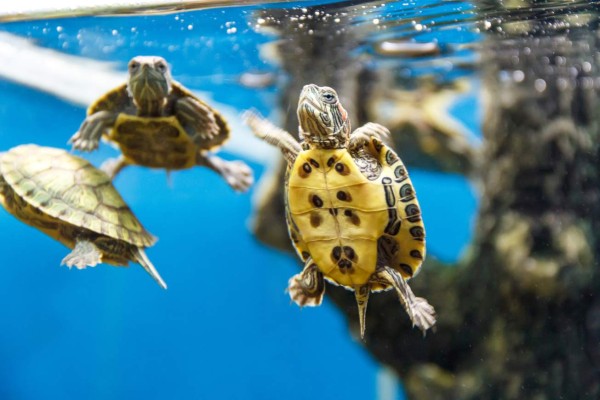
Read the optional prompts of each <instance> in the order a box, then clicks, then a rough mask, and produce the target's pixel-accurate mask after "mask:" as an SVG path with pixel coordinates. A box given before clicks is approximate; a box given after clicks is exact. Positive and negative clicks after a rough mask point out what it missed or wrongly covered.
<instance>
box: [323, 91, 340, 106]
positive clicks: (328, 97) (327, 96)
mask: <svg viewBox="0 0 600 400" xmlns="http://www.w3.org/2000/svg"><path fill="white" fill-rule="evenodd" d="M321 98H322V99H323V101H324V102H325V103H327V104H334V103H335V102H336V98H335V95H334V94H333V93H331V92H325V93H323V94H322V95H321Z"/></svg>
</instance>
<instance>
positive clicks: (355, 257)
mask: <svg viewBox="0 0 600 400" xmlns="http://www.w3.org/2000/svg"><path fill="white" fill-rule="evenodd" d="M297 113H298V120H299V122H300V125H299V131H300V132H299V136H300V139H301V142H300V143H299V142H298V141H297V140H296V139H295V138H294V137H293V136H292V135H291V134H290V133H288V132H286V131H284V130H282V129H280V128H278V127H276V126H275V125H273V124H272V123H271V122H269V121H268V120H266V119H263V118H262V117H260V116H259V115H258V114H257V113H256V112H254V111H248V112H246V113H245V115H244V119H245V122H246V123H247V124H248V125H249V126H250V128H251V129H252V131H253V132H254V134H255V135H256V136H258V137H259V138H261V139H263V140H265V141H266V142H268V143H270V144H273V145H275V146H277V147H278V148H279V149H280V150H281V152H282V153H283V156H284V159H285V160H286V161H287V171H286V177H285V190H284V193H285V196H284V197H285V199H284V200H285V210H286V211H285V213H286V221H287V225H288V232H289V236H290V238H291V240H292V244H293V245H294V247H295V249H296V252H297V253H298V256H299V257H300V259H301V260H302V261H303V263H304V268H303V270H302V272H301V273H299V274H296V275H294V276H293V277H292V278H290V280H289V282H288V292H289V295H290V297H291V299H292V300H293V301H294V302H295V303H296V304H298V305H299V306H301V307H302V306H318V305H320V304H321V302H322V300H323V296H324V293H325V280H327V281H329V282H331V283H333V284H336V285H341V286H343V287H345V288H347V289H350V290H353V291H354V293H355V297H356V302H357V305H358V315H359V322H360V335H361V338H363V339H364V334H365V320H366V309H367V302H368V299H369V294H370V293H371V292H378V291H383V290H388V289H391V288H394V289H395V291H396V293H397V294H398V297H399V298H400V301H401V303H402V304H403V306H404V308H405V309H406V312H407V313H408V315H409V317H410V319H411V320H412V323H413V326H417V327H418V328H419V329H421V330H422V331H423V333H425V332H426V331H427V330H428V329H429V328H431V327H433V326H434V324H435V322H436V315H435V310H434V308H433V307H432V306H431V305H430V304H429V303H428V302H427V300H425V299H423V298H420V297H416V296H415V295H414V293H413V292H412V290H411V288H410V286H408V283H407V281H408V280H409V279H410V278H412V277H414V276H415V275H416V274H417V273H418V272H419V270H420V268H421V265H422V263H423V260H424V258H425V228H424V225H423V220H422V218H421V210H420V208H419V203H418V200H417V197H416V192H415V189H414V187H413V185H412V182H411V180H410V178H409V176H408V172H407V169H406V167H405V166H404V164H403V163H402V161H401V160H400V158H399V157H398V155H397V154H396V152H395V151H394V150H392V149H391V148H390V147H389V146H388V145H386V143H387V142H388V140H389V131H388V130H387V129H386V128H385V127H384V126H382V125H379V124H376V123H372V122H370V123H367V124H365V125H363V126H361V127H359V128H358V129H356V130H354V131H353V132H351V127H350V121H349V118H348V113H347V112H346V110H345V109H344V107H343V106H342V105H341V104H340V101H339V98H338V95H337V93H336V91H335V90H334V89H332V88H330V87H326V86H324V87H320V86H317V85H315V84H308V85H305V86H304V87H303V89H302V92H301V94H300V99H299V104H298V111H297Z"/></svg>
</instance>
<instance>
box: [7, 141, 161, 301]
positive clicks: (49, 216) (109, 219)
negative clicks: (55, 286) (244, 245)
mask: <svg viewBox="0 0 600 400" xmlns="http://www.w3.org/2000/svg"><path fill="white" fill-rule="evenodd" d="M0 204H2V206H4V208H5V209H6V210H7V211H8V212H10V213H11V214H13V215H14V216H16V217H17V218H18V219H20V220H21V221H23V222H25V223H26V224H28V225H31V226H33V227H35V228H37V229H39V230H41V231H42V232H44V233H45V234H47V235H49V236H51V237H52V238H54V239H56V240H58V241H59V242H61V243H62V244H64V245H65V246H67V247H69V248H70V249H73V251H72V252H71V253H69V254H68V255H67V256H66V257H65V258H64V259H63V260H62V263H61V264H66V265H67V266H69V267H72V266H75V267H77V268H78V269H83V268H85V267H86V266H89V267H93V266H95V265H97V264H99V263H101V262H104V263H107V264H112V265H116V266H127V264H128V263H129V261H134V262H136V263H138V264H140V265H141V266H142V267H143V268H144V269H145V270H146V272H148V273H149V274H150V275H151V276H152V278H154V280H156V282H158V284H159V285H160V286H161V287H163V288H165V289H166V288H167V285H166V284H165V282H164V281H163V280H162V278H161V277H160V275H159V274H158V271H157V270H156V268H154V265H152V263H151V262H150V260H149V259H148V257H147V256H146V253H145V252H144V248H146V247H149V246H152V245H153V244H154V243H155V242H156V238H155V237H154V236H152V235H151V234H150V233H148V232H147V231H146V230H145V229H144V227H143V226H142V225H141V224H140V222H139V221H138V220H137V218H136V217H135V215H133V213H132V212H131V210H130V209H129V207H128V206H127V204H125V202H124V201H123V199H122V198H121V196H120V195H119V193H118V192H117V191H116V189H115V188H114V187H113V185H112V183H111V181H110V178H109V177H108V176H107V175H106V174H105V173H104V172H102V171H100V170H99V169H97V168H95V167H94V166H93V165H91V164H90V163H89V162H87V161H86V160H84V159H83V158H80V157H77V156H74V155H72V154H69V153H67V152H66V151H64V150H60V149H56V148H51V147H40V146H37V145H33V144H29V145H22V146H18V147H15V148H13V149H11V150H9V151H8V152H5V153H1V154H0Z"/></svg>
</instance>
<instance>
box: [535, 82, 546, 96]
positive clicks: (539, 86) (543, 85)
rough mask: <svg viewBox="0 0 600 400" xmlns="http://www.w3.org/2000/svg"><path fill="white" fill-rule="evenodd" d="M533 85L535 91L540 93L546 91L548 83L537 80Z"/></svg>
mask: <svg viewBox="0 0 600 400" xmlns="http://www.w3.org/2000/svg"><path fill="white" fill-rule="evenodd" d="M533 85H534V87H535V90H537V91H538V92H540V93H541V92H543V91H544V90H546V81H545V80H543V79H536V80H535V82H534V84H533Z"/></svg>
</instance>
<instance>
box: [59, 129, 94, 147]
mask: <svg viewBox="0 0 600 400" xmlns="http://www.w3.org/2000/svg"><path fill="white" fill-rule="evenodd" d="M98 142H99V140H90V139H87V138H85V137H84V136H83V135H82V134H81V131H77V132H76V133H75V134H74V135H73V136H72V137H71V139H69V141H68V142H67V143H68V144H70V145H72V146H73V149H75V150H79V151H93V150H96V149H97V148H98Z"/></svg>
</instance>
